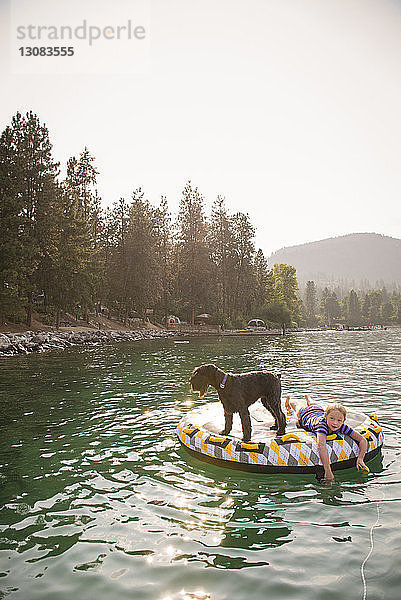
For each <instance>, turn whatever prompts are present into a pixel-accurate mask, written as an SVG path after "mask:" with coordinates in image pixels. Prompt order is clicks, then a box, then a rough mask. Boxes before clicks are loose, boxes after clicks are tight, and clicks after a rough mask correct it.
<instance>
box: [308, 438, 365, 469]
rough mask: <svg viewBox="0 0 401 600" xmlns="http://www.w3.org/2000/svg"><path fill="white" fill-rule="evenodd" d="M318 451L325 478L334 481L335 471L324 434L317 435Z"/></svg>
mask: <svg viewBox="0 0 401 600" xmlns="http://www.w3.org/2000/svg"><path fill="white" fill-rule="evenodd" d="M361 437H362V436H361ZM317 449H318V452H319V456H320V460H321V461H322V464H323V468H324V478H325V479H327V480H328V481H334V475H333V471H332V470H331V467H330V461H329V453H328V452H327V446H326V436H325V435H324V433H318V434H317Z"/></svg>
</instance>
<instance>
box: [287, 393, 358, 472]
mask: <svg viewBox="0 0 401 600" xmlns="http://www.w3.org/2000/svg"><path fill="white" fill-rule="evenodd" d="M305 399H306V406H303V407H301V408H299V407H298V406H297V404H296V403H295V402H290V397H289V396H287V399H286V401H285V407H286V409H287V410H290V409H292V410H294V411H295V412H296V414H297V417H298V422H297V426H298V427H302V429H305V430H306V431H311V432H312V433H314V434H316V438H317V447H318V451H319V456H320V460H321V461H322V464H323V468H324V478H325V479H327V480H328V481H334V475H333V472H332V470H331V467H330V461H329V454H328V452H327V447H326V437H327V436H328V435H330V434H332V433H342V434H344V435H349V436H351V437H352V439H353V440H355V441H356V442H358V445H359V454H358V458H357V460H356V468H357V469H363V470H365V471H369V469H368V467H367V466H366V465H365V463H364V462H363V459H364V457H365V454H366V450H367V449H368V442H367V440H366V438H364V437H363V436H362V435H361V434H360V433H358V432H357V431H355V430H354V429H351V427H348V425H346V424H345V417H346V415H347V411H346V410H345V408H344V406H343V405H342V404H329V405H328V406H327V407H326V409H324V408H322V407H321V406H319V405H318V404H312V403H311V401H310V400H309V398H308V396H305Z"/></svg>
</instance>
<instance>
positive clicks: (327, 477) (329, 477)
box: [324, 469, 334, 481]
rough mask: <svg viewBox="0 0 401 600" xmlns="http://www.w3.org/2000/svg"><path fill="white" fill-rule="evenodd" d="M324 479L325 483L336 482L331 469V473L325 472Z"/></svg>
mask: <svg viewBox="0 0 401 600" xmlns="http://www.w3.org/2000/svg"><path fill="white" fill-rule="evenodd" d="M324 479H325V481H334V475H333V471H332V470H331V469H330V471H325V473H324Z"/></svg>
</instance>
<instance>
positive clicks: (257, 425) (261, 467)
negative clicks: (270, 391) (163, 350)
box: [177, 401, 383, 473]
mask: <svg viewBox="0 0 401 600" xmlns="http://www.w3.org/2000/svg"><path fill="white" fill-rule="evenodd" d="M322 406H323V404H322ZM249 412H250V415H251V423H252V441H250V442H243V441H242V429H241V422H240V419H239V415H238V414H235V415H234V422H233V428H232V431H231V432H230V435H227V436H223V435H220V434H219V431H222V430H223V429H224V414H223V407H222V405H221V403H220V402H213V403H210V404H206V405H204V406H202V407H201V408H198V409H195V410H193V411H191V412H189V413H187V415H185V416H184V417H183V418H182V419H181V421H180V422H179V423H178V426H177V436H178V439H179V440H180V442H181V444H182V445H183V446H184V448H185V449H186V450H187V451H188V452H189V453H190V454H191V455H193V456H195V457H196V458H198V459H201V460H204V461H206V462H210V463H213V464H216V465H219V466H221V467H228V468H231V469H239V470H243V471H253V472H262V473H284V472H287V473H319V469H320V471H321V470H322V469H323V467H322V463H321V461H320V457H319V452H318V449H317V444H316V437H315V436H314V435H313V434H312V433H309V432H307V431H304V430H303V429H298V428H297V427H296V416H295V414H287V428H286V434H285V435H283V436H281V437H277V434H276V432H274V431H271V430H270V427H271V425H272V424H273V417H272V416H271V414H270V413H269V412H268V411H267V410H266V409H265V408H264V407H263V405H262V404H261V402H260V401H258V402H256V403H255V404H253V405H252V406H251V407H250V409H249ZM346 423H347V424H348V425H349V426H350V427H352V428H353V429H355V430H356V431H358V432H359V433H360V434H361V435H362V436H363V437H365V438H366V439H367V440H368V450H367V453H366V455H365V459H364V460H365V463H366V462H367V461H369V460H371V459H372V458H374V457H375V456H376V455H377V454H378V453H379V452H380V449H381V447H382V445H383V432H382V428H381V427H380V425H379V423H378V419H377V417H376V415H374V414H370V415H364V414H362V413H357V412H353V411H347V420H346ZM327 450H328V453H329V459H330V463H331V468H332V470H333V471H334V470H338V469H348V468H350V467H352V466H355V464H356V458H357V456H358V452H359V446H358V444H357V442H356V441H355V440H353V439H352V438H351V437H350V436H347V435H340V434H332V435H329V436H327Z"/></svg>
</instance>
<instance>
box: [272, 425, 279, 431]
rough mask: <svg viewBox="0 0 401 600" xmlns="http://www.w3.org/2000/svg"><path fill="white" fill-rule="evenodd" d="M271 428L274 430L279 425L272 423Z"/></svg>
mask: <svg viewBox="0 0 401 600" xmlns="http://www.w3.org/2000/svg"><path fill="white" fill-rule="evenodd" d="M270 429H271V430H272V431H273V430H274V429H278V425H272V426H271V427H270Z"/></svg>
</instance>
